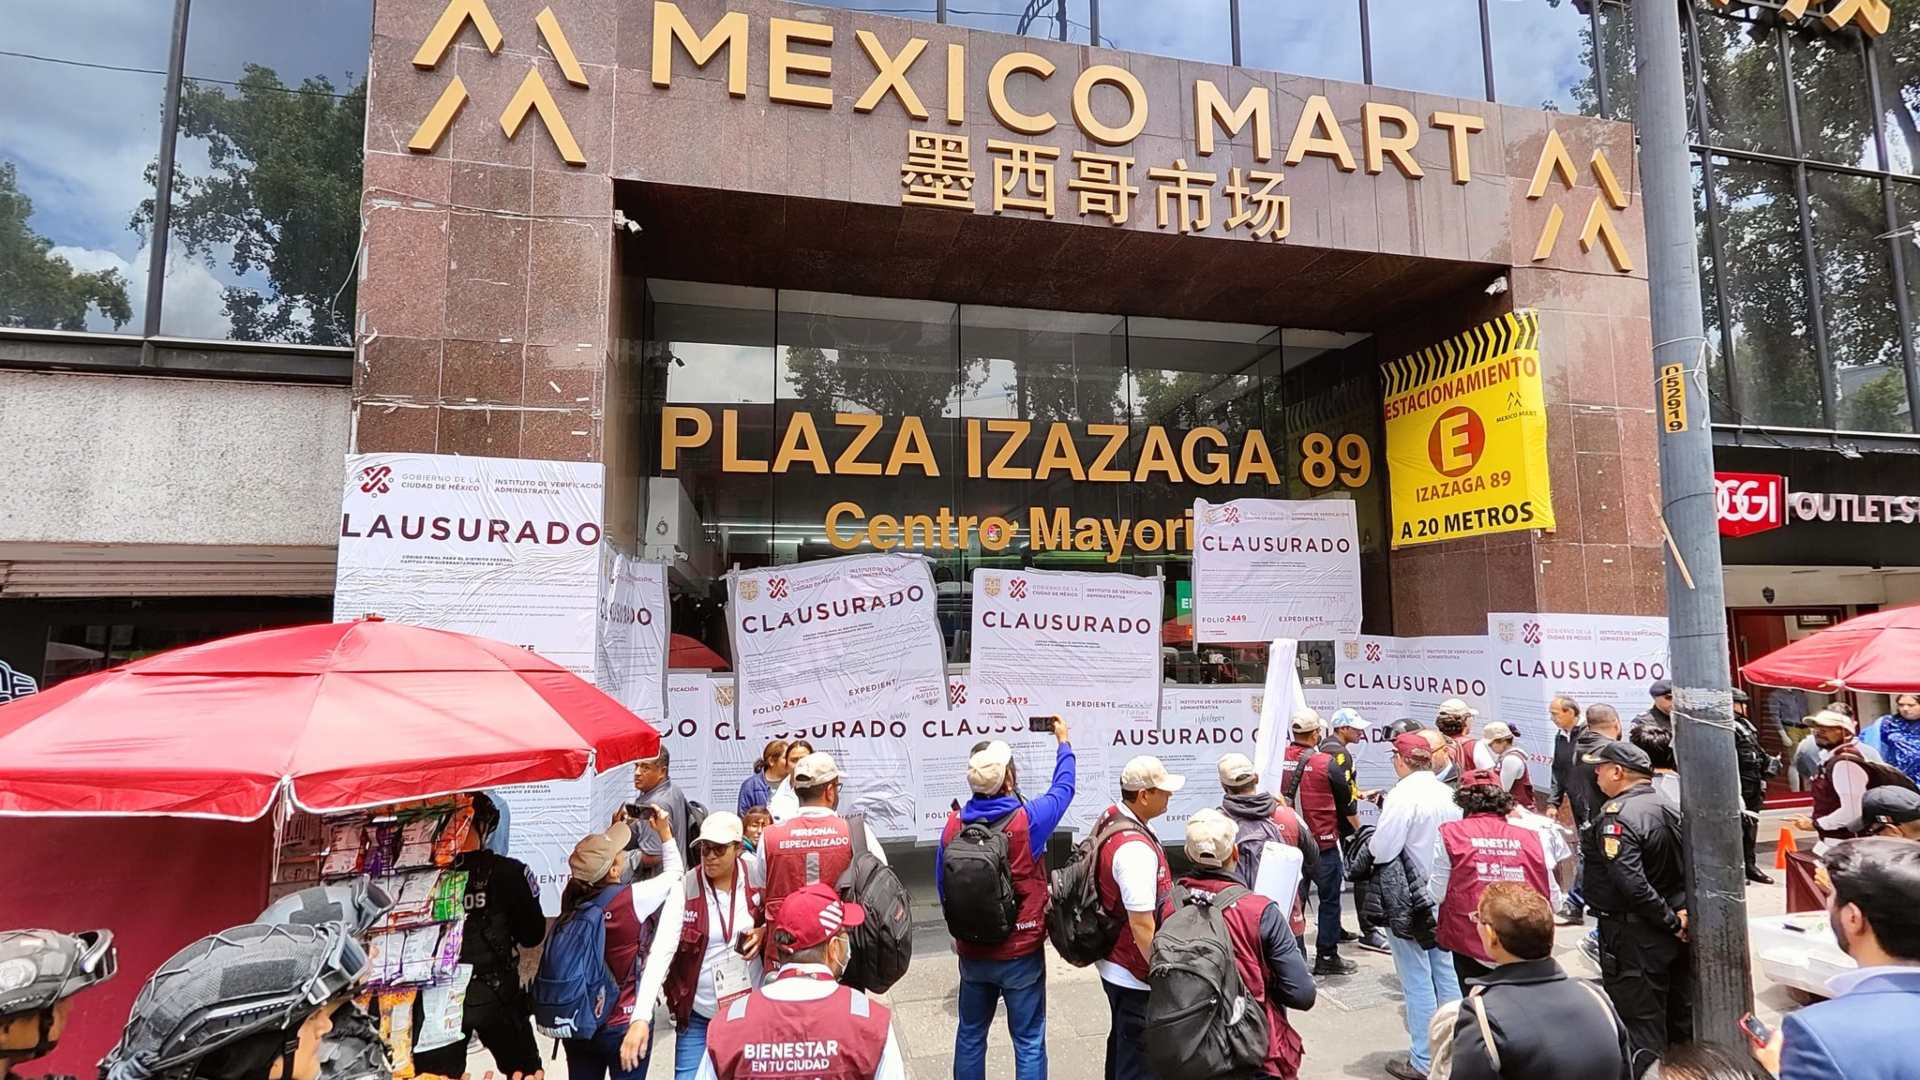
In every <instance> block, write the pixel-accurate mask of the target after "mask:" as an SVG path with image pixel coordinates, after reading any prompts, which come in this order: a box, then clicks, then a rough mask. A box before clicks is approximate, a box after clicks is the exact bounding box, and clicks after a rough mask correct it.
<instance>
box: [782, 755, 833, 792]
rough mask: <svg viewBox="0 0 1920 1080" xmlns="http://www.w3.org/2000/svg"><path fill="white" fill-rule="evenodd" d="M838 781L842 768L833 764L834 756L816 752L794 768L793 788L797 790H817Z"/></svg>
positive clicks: (795, 764) (804, 758)
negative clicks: (821, 786) (823, 785)
mask: <svg viewBox="0 0 1920 1080" xmlns="http://www.w3.org/2000/svg"><path fill="white" fill-rule="evenodd" d="M838 779H840V766H838V765H835V764H834V763H833V755H832V754H824V753H821V752H819V751H815V752H813V753H811V754H808V755H807V756H806V757H803V758H801V759H800V760H799V761H798V762H796V763H794V766H793V786H794V787H797V788H817V787H819V786H820V785H821V784H825V783H830V782H832V781H834V780H838Z"/></svg>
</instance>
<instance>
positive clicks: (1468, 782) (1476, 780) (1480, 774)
mask: <svg viewBox="0 0 1920 1080" xmlns="http://www.w3.org/2000/svg"><path fill="white" fill-rule="evenodd" d="M1482 784H1490V785H1492V786H1493V787H1499V786H1500V774H1499V773H1497V772H1494V771H1493V770H1492V769H1475V770H1473V771H1472V772H1469V773H1467V774H1466V775H1465V776H1462V777H1461V778H1460V786H1461V787H1463V788H1470V787H1479V786H1480V785H1482Z"/></svg>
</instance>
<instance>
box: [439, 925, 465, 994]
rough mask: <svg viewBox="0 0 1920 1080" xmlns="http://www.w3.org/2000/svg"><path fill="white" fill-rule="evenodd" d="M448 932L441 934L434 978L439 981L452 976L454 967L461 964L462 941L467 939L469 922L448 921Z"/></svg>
mask: <svg viewBox="0 0 1920 1080" xmlns="http://www.w3.org/2000/svg"><path fill="white" fill-rule="evenodd" d="M446 927H447V930H446V933H444V934H441V935H440V958H439V959H438V960H436V961H435V962H434V965H433V978H434V981H436V982H438V981H440V980H442V979H446V978H450V977H452V975H453V969H454V968H457V967H459V966H460V943H461V942H462V941H464V940H466V936H467V924H466V921H465V920H464V919H463V920H461V921H460V922H457V923H447V924H446Z"/></svg>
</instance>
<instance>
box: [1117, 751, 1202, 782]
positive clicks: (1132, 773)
mask: <svg viewBox="0 0 1920 1080" xmlns="http://www.w3.org/2000/svg"><path fill="white" fill-rule="evenodd" d="M1186 786H1187V778H1186V777H1184V776H1175V775H1174V774H1172V773H1170V772H1168V771H1167V767H1166V766H1165V765H1162V764H1160V759H1159V758H1157V757H1153V756H1152V755H1150V754H1142V755H1140V756H1139V757H1137V758H1134V759H1133V760H1132V761H1129V762H1127V767H1126V768H1124V769H1121V770H1120V790H1121V791H1179V790H1180V789H1181V788H1183V787H1186Z"/></svg>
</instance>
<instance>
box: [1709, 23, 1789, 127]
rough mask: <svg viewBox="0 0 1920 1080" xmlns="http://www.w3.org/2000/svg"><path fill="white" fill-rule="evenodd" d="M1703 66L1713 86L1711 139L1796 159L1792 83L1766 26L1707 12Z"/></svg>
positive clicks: (1710, 108) (1711, 96)
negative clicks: (1789, 116) (1791, 123)
mask: <svg viewBox="0 0 1920 1080" xmlns="http://www.w3.org/2000/svg"><path fill="white" fill-rule="evenodd" d="M1698 24H1699V28H1700V63H1701V64H1702V65H1703V67H1704V71H1705V77H1706V83H1707V108H1706V113H1707V138H1708V141H1709V142H1711V143H1712V144H1713V145H1715V146H1727V147H1732V148H1734V149H1739V150H1758V151H1761V152H1763V153H1769V154H1779V155H1782V156H1791V155H1792V154H1793V139H1792V136H1791V133H1790V131H1789V129H1788V127H1787V100H1786V93H1787V79H1786V73H1785V72H1784V71H1783V70H1781V66H1780V45H1779V42H1777V41H1775V40H1774V31H1772V30H1770V29H1769V28H1768V27H1767V25H1766V24H1762V23H1757V22H1753V21H1749V20H1747V19H1741V18H1735V17H1733V16H1730V15H1718V14H1713V13H1710V12H1707V11H1705V10H1703V11H1701V13H1700V15H1699V18H1698Z"/></svg>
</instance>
